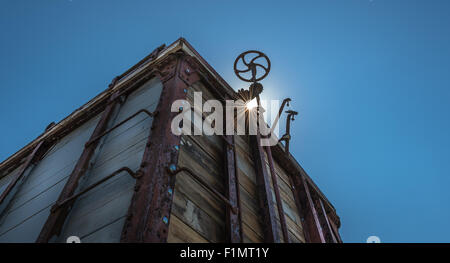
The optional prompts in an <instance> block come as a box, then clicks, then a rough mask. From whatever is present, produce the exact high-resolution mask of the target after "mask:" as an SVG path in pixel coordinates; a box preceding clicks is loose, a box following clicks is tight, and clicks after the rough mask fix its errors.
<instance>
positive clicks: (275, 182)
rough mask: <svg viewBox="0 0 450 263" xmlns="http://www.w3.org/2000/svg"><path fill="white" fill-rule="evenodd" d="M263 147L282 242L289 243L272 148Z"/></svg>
mask: <svg viewBox="0 0 450 263" xmlns="http://www.w3.org/2000/svg"><path fill="white" fill-rule="evenodd" d="M265 149H266V153H267V159H268V161H269V169H270V174H271V175H272V184H273V189H274V192H275V200H276V202H277V208H278V216H279V218H280V224H281V231H282V232H283V238H284V242H285V243H290V240H289V234H288V228H287V224H286V217H285V214H284V209H283V202H282V200H281V196H280V190H279V187H278V179H277V174H276V172H275V167H274V164H273V158H272V150H271V149H270V146H266V147H265Z"/></svg>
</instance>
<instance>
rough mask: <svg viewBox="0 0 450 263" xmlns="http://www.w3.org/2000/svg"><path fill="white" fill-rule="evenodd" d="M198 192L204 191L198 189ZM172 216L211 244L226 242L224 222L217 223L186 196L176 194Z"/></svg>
mask: <svg viewBox="0 0 450 263" xmlns="http://www.w3.org/2000/svg"><path fill="white" fill-rule="evenodd" d="M198 191H203V190H200V189H198ZM172 214H173V215H176V216H177V217H178V219H180V220H181V221H183V222H184V223H185V224H186V225H188V226H190V227H191V228H192V229H193V230H194V231H196V232H197V233H199V234H200V235H201V236H202V237H204V238H205V239H206V240H208V241H209V242H213V243H218V242H225V231H224V230H225V224H224V220H223V219H222V220H220V221H217V220H215V219H214V218H213V217H210V216H209V215H208V213H206V212H205V211H204V210H203V209H202V208H200V207H198V206H197V205H196V204H195V203H193V202H192V201H191V200H190V198H189V197H187V196H186V195H184V194H182V193H180V192H175V194H174V199H173V205H172ZM169 228H170V226H169Z"/></svg>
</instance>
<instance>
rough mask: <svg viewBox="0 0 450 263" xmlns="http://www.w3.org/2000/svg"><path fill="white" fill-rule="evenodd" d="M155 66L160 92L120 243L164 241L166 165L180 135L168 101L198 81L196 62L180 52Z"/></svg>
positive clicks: (170, 182) (169, 196)
mask: <svg viewBox="0 0 450 263" xmlns="http://www.w3.org/2000/svg"><path fill="white" fill-rule="evenodd" d="M155 67H156V68H157V69H158V70H157V71H158V72H159V77H160V79H161V82H162V83H163V91H162V92H161V96H160V100H159V103H158V106H157V112H158V115H157V116H155V118H154V121H153V124H152V128H151V133H150V135H149V137H148V141H147V144H146V147H145V152H144V156H143V158H142V162H141V170H142V173H143V174H142V176H141V177H140V178H139V179H137V180H136V186H135V192H134V194H133V198H132V201H131V204H130V206H129V208H128V213H127V218H126V221H125V224H124V227H123V229H122V235H121V242H159V243H165V242H167V236H168V226H169V222H170V210H171V207H172V201H173V189H174V186H175V177H174V176H170V174H169V171H168V170H167V169H166V167H170V165H176V164H177V162H178V154H179V144H180V138H181V136H177V135H175V134H173V133H172V132H171V120H172V118H173V117H174V116H175V115H176V114H178V113H177V112H171V104H172V102H174V101H175V100H179V99H185V98H186V94H187V88H188V87H189V86H190V85H191V84H192V83H194V82H196V81H198V80H200V77H199V75H198V74H197V69H198V65H197V64H196V62H195V61H194V59H193V58H192V57H190V56H188V55H186V54H185V53H184V52H181V51H178V52H175V53H172V54H170V55H168V56H167V57H166V58H165V59H164V60H163V61H161V62H160V63H158V65H155Z"/></svg>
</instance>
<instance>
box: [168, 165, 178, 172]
mask: <svg viewBox="0 0 450 263" xmlns="http://www.w3.org/2000/svg"><path fill="white" fill-rule="evenodd" d="M169 170H170V171H171V172H172V173H173V172H175V171H176V170H177V166H176V165H175V164H171V165H170V166H169Z"/></svg>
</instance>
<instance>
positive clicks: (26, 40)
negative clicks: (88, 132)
mask: <svg viewBox="0 0 450 263" xmlns="http://www.w3.org/2000/svg"><path fill="white" fill-rule="evenodd" d="M449 13H450V2H449V1H446V0H442V1H439V0H433V1H425V0H422V1H415V0H409V1H408V0H372V1H370V0H342V1H331V0H330V1H323V0H314V1H292V2H285V1H254V2H252V1H212V0H208V1H195V0H194V1H154V3H150V1H87V0H85V1H81V0H72V1H69V0H66V1H63V0H58V1H56V0H39V1H5V0H4V1H1V2H0V32H1V41H0V79H1V82H0V88H1V95H0V102H1V103H0V123H1V124H0V125H1V137H0V159H1V160H3V159H5V158H7V157H8V156H9V155H11V154H12V153H14V152H16V151H17V150H19V149H20V148H21V147H23V146H24V145H26V144H27V143H28V142H29V141H31V140H32V139H34V138H35V137H36V136H38V135H39V134H40V133H41V132H42V131H43V130H44V128H45V127H46V126H47V124H48V123H50V122H52V121H59V120H61V119H62V118H64V117H65V116H67V115H68V114H70V113H71V112H72V111H73V110H75V109H76V108H78V107H79V106H81V105H82V104H84V103H85V102H86V101H88V100H89V99H91V98H92V97H94V96H95V95H96V94H98V93H99V92H101V91H102V90H104V89H105V88H106V87H107V85H108V83H109V82H110V81H111V79H112V78H113V77H114V76H116V75H119V74H121V73H122V72H124V71H125V70H126V69H127V68H129V67H130V66H132V65H133V64H134V63H136V62H137V61H139V60H140V59H142V58H143V57H144V56H145V55H147V54H148V53H149V52H151V51H152V50H153V49H154V48H155V47H157V46H159V45H160V44H162V43H166V44H170V43H171V42H173V41H175V40H176V39H177V38H178V37H180V36H183V37H185V38H186V39H187V40H188V41H189V42H190V43H191V44H192V45H193V46H194V47H195V48H196V49H197V51H198V52H199V53H200V54H202V56H204V57H205V58H206V60H207V61H208V62H210V64H211V65H212V66H213V67H215V69H216V70H217V71H218V72H219V73H220V74H221V75H222V76H223V77H224V78H225V79H226V80H227V81H228V82H229V83H230V84H231V85H232V86H233V87H235V88H242V87H243V85H242V82H240V81H238V80H237V78H236V77H235V76H234V74H233V72H232V63H233V61H234V59H235V57H236V56H237V55H238V54H239V53H240V52H242V51H244V50H247V49H258V50H261V51H263V52H265V53H266V54H267V55H268V56H269V57H270V58H271V60H272V71H271V73H270V74H269V77H268V78H267V79H266V80H264V81H263V84H264V85H265V91H264V96H263V98H264V97H265V98H270V99H275V98H278V99H282V98H284V97H287V96H290V97H291V98H292V99H293V103H292V106H293V107H292V108H293V109H295V110H297V111H299V113H300V117H299V118H297V120H296V121H295V122H294V123H293V127H292V130H293V132H292V135H293V139H292V143H291V145H292V146H291V148H292V152H293V154H294V156H295V157H296V158H297V159H298V160H299V162H300V163H301V164H302V165H303V166H304V168H305V169H306V171H307V172H308V173H309V174H310V176H311V177H312V178H313V179H314V180H315V181H316V183H317V184H318V185H319V187H320V188H321V189H322V190H323V192H324V193H325V194H326V195H327V196H328V198H329V199H330V200H331V201H332V203H333V204H334V205H335V207H336V209H337V211H338V213H339V215H340V216H341V220H342V228H341V234H342V237H343V239H344V241H346V242H365V240H366V239H367V237H368V236H370V235H377V236H379V237H380V238H381V241H382V242H449V241H450V229H449V222H450V207H449V202H450V192H449V191H448V189H449V187H450V178H449V171H450V162H449V156H450V153H449V151H450V136H449V134H450V121H449V119H450V118H449V116H448V114H449V113H450V103H449V102H450V91H449V88H450V32H449V31H450V29H449V28H450V15H449Z"/></svg>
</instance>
